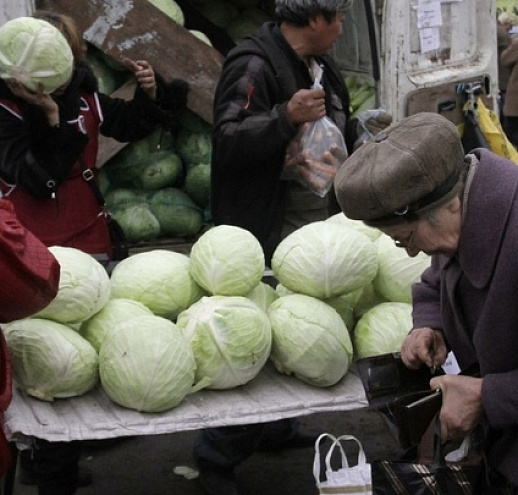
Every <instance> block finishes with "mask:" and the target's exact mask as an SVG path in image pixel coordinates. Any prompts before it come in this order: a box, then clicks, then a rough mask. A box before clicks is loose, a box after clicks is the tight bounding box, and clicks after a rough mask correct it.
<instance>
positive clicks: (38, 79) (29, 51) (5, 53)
mask: <svg viewBox="0 0 518 495" xmlns="http://www.w3.org/2000/svg"><path fill="white" fill-rule="evenodd" d="M73 69H74V56H73V54H72V50H71V48H70V45H69V44H68V42H67V40H66V39H65V37H64V36H63V34H61V32H60V31H59V30H58V29H57V28H55V27H54V26H52V25H51V24H50V23H48V22H46V21H43V20H41V19H36V18H34V17H18V18H16V19H12V20H10V21H7V22H6V23H4V24H3V25H2V26H1V27H0V77H1V78H2V79H17V80H19V81H20V82H21V83H22V84H24V85H25V86H26V87H27V88H28V89H30V90H31V91H35V92H36V91H37V90H38V85H39V84H42V85H43V90H44V92H45V93H53V92H54V91H56V89H58V88H59V87H60V86H63V85H64V84H66V83H67V82H68V81H69V80H70V78H71V77H72V71H73Z"/></svg>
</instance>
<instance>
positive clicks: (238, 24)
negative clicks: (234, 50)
mask: <svg viewBox="0 0 518 495" xmlns="http://www.w3.org/2000/svg"><path fill="white" fill-rule="evenodd" d="M261 25H262V21H260V20H256V19H253V18H252V17H245V16H239V17H238V18H237V19H234V20H233V21H231V22H230V23H229V25H228V26H227V28H226V31H227V34H228V35H229V36H230V37H231V38H232V41H233V42H234V43H236V44H238V43H241V41H243V38H245V36H249V35H251V34H253V33H255V31H257V30H258V29H259V28H260V27H261Z"/></svg>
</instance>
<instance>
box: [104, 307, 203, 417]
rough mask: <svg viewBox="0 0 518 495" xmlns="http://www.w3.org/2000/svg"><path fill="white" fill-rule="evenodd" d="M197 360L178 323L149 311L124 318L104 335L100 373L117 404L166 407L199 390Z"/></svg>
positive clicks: (157, 409)
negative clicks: (195, 371) (149, 313)
mask: <svg viewBox="0 0 518 495" xmlns="http://www.w3.org/2000/svg"><path fill="white" fill-rule="evenodd" d="M194 369H195V361H194V355H193V352H192V350H191V348H190V346H189V343H188V342H187V340H186V339H185V338H184V336H183V335H182V333H181V332H180V330H179V329H178V328H177V327H176V325H175V324H174V323H173V322H172V321H170V320H167V319H165V318H161V317H159V316H154V315H148V316H138V317H136V318H131V319H128V320H126V321H123V322H121V323H119V325H117V326H116V327H115V328H114V329H113V331H111V332H109V333H108V334H107V335H106V337H105V338H104V340H103V343H102V345H101V350H100V352H99V373H100V377H101V384H102V386H103V389H104V390H105V392H106V394H107V395H108V397H110V399H112V400H113V401H114V402H116V403H117V404H119V405H121V406H124V407H127V408H129V409H135V410H136V411H143V412H162V411H167V410H168V409H172V408H173V407H175V406H177V405H178V404H180V402H181V401H182V400H183V399H184V397H185V396H186V395H187V394H188V393H190V392H191V391H193V383H194Z"/></svg>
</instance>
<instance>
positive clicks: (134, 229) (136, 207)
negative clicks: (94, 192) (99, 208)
mask: <svg viewBox="0 0 518 495" xmlns="http://www.w3.org/2000/svg"><path fill="white" fill-rule="evenodd" d="M112 216H113V218H115V220H117V222H119V224H120V226H121V228H122V230H123V231H124V235H125V236H126V239H127V240H128V241H129V242H139V241H148V240H150V239H155V238H157V237H158V236H159V235H160V222H159V221H158V219H157V217H156V216H155V215H154V214H153V212H152V211H151V210H150V208H149V206H148V205H147V204H145V203H139V204H133V205H128V206H125V207H124V208H116V209H113V211H112Z"/></svg>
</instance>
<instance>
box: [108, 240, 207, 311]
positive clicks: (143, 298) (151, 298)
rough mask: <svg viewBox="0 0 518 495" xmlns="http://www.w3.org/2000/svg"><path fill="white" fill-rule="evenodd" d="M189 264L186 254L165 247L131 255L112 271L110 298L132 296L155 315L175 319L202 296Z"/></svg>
mask: <svg viewBox="0 0 518 495" xmlns="http://www.w3.org/2000/svg"><path fill="white" fill-rule="evenodd" d="M189 265H190V260H189V257H188V256H186V255H185V254H181V253H176V252H174V251H167V250H165V249H154V250H151V251H147V252H143V253H137V254H133V255H131V256H130V257H129V258H126V259H124V260H122V261H121V262H119V263H118V264H117V266H115V268H114V269H113V271H112V274H111V287H112V298H123V299H133V300H134V301H138V302H141V303H142V304H144V306H146V307H148V308H149V309H150V310H151V311H152V312H153V313H154V314H155V315H157V316H163V317H164V318H176V316H178V314H179V313H180V312H182V311H183V310H185V309H187V308H188V307H189V306H190V305H191V304H193V303H194V302H196V301H198V299H200V298H201V297H202V296H203V295H204V292H203V290H202V289H201V288H200V287H199V285H198V284H197V283H196V282H195V281H194V279H193V278H192V277H191V275H190V273H189Z"/></svg>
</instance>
